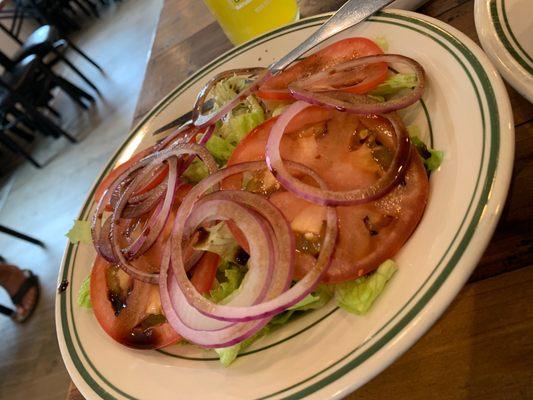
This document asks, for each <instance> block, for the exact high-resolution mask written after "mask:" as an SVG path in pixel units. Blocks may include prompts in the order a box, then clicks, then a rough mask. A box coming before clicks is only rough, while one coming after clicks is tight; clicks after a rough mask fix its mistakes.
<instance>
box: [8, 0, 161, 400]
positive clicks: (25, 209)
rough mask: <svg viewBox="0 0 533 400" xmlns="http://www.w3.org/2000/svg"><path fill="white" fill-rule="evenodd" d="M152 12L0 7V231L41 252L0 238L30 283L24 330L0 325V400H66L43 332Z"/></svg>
mask: <svg viewBox="0 0 533 400" xmlns="http://www.w3.org/2000/svg"><path fill="white" fill-rule="evenodd" d="M162 4H163V1H162V0H123V1H112V0H108V1H103V0H102V1H100V0H91V1H88V0H75V1H66V0H57V1H56V0H35V1H26V0H20V1H19V0H17V1H0V7H1V8H0V24H2V26H1V27H0V28H1V30H0V66H1V67H2V72H1V73H0V112H1V113H0V118H1V119H2V120H1V121H0V123H1V125H0V229H1V228H2V227H4V228H9V229H13V230H16V231H17V232H20V233H23V234H27V235H30V236H32V237H34V238H37V239H38V240H41V241H43V242H44V243H45V244H46V247H45V248H42V247H39V246H36V245H33V244H31V243H29V242H26V241H23V240H20V239H17V238H16V237H14V236H12V235H9V234H6V233H2V232H1V231H0V255H1V256H2V257H4V258H5V259H6V261H8V262H10V263H13V264H15V265H18V266H19V267H21V268H28V269H30V270H32V271H33V272H34V273H35V274H37V275H38V276H39V278H40V281H41V300H40V302H39V304H38V307H37V309H36V312H35V314H34V315H33V316H32V317H31V318H30V320H28V321H27V322H26V323H24V324H16V323H14V322H13V321H11V320H10V319H9V318H7V317H4V316H3V315H0V337H1V338H2V340H1V341H0V398H1V399H15V398H24V399H33V398H39V399H64V398H65V396H66V392H67V389H68V382H69V380H68V375H67V372H66V369H65V367H64V365H63V362H62V360H61V355H60V353H59V349H58V346H57V339H56V334H55V326H54V296H55V292H56V280H57V273H58V268H59V265H60V261H61V257H62V253H63V250H64V247H65V243H66V238H65V233H66V232H67V231H68V230H69V228H70V227H71V226H72V221H73V220H74V219H75V218H76V215H77V213H78V211H79V208H80V206H81V205H82V202H83V200H84V199H85V196H86V195H87V193H88V190H89V188H90V186H91V185H92V182H93V181H94V179H95V177H96V176H97V174H98V172H99V171H100V170H101V169H102V168H103V165H104V163H105V162H106V161H107V159H108V158H109V157H110V156H111V153H112V152H113V151H114V149H116V148H117V147H118V145H119V144H120V143H121V142H122V141H123V140H124V138H125V137H126V136H127V134H128V131H129V130H130V127H131V123H132V119H133V113H134V110H135V105H136V103H137V98H138V96H139V92H140V89H141V85H142V82H143V76H144V73H145V69H146V64H147V61H148V57H149V53H150V49H151V46H152V41H153V37H154V34H155V28H156V24H157V20H158V18H159V13H160V11H161V7H162ZM78 50H79V51H78ZM56 59H57V60H56ZM65 60H66V61H65ZM0 304H4V305H11V301H10V300H9V298H8V296H7V294H5V292H4V291H3V290H0Z"/></svg>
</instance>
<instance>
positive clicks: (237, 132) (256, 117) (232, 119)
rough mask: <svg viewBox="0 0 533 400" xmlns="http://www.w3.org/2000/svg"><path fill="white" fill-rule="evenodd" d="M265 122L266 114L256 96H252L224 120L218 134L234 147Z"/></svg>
mask: <svg viewBox="0 0 533 400" xmlns="http://www.w3.org/2000/svg"><path fill="white" fill-rule="evenodd" d="M264 120H265V112H264V110H263V107H261V104H260V103H259V102H258V101H257V99H256V98H255V96H253V95H250V96H248V97H247V98H246V100H245V101H244V102H243V103H242V104H241V106H238V107H236V108H235V109H234V110H233V111H231V113H230V114H229V115H228V116H227V117H226V118H225V119H224V121H223V123H222V125H221V126H220V128H219V129H218V132H217V133H218V134H219V135H220V136H221V137H223V138H224V139H226V141H227V142H228V143H229V144H230V145H232V146H237V144H239V142H240V141H241V140H242V139H243V138H244V137H245V136H246V135H247V134H248V132H250V131H251V130H252V129H254V128H255V127H256V126H257V125H259V124H261V123H262V122H263V121H264Z"/></svg>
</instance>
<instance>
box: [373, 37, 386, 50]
mask: <svg viewBox="0 0 533 400" xmlns="http://www.w3.org/2000/svg"><path fill="white" fill-rule="evenodd" d="M374 42H376V44H377V45H378V46H379V47H381V50H383V53H388V52H389V41H388V40H387V38H386V37H385V36H378V37H376V38H374Z"/></svg>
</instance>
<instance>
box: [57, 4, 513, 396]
mask: <svg viewBox="0 0 533 400" xmlns="http://www.w3.org/2000/svg"><path fill="white" fill-rule="evenodd" d="M326 19H327V16H326V15H322V16H316V17H312V18H308V19H305V20H301V21H298V22H296V23H294V24H292V25H290V26H287V27H285V28H281V29H278V30H277V31H274V32H271V33H269V34H267V35H264V36H262V37H260V38H257V39H255V40H253V41H251V42H248V43H246V44H244V45H243V46H240V47H237V48H234V49H232V50H230V51H229V52H227V53H225V54H224V55H222V56H221V57H219V58H218V59H216V60H215V61H213V62H212V63H210V64H209V65H207V66H205V67H204V68H202V69H200V70H199V71H197V72H196V73H195V74H194V75H193V76H191V77H190V78H189V79H187V80H186V81H185V82H183V83H182V84H181V85H180V86H178V87H177V88H176V89H175V90H174V91H173V92H172V93H170V94H169V95H168V96H167V97H166V98H165V99H164V100H163V101H162V102H160V103H159V104H158V105H157V106H156V107H155V108H154V109H153V110H152V111H151V112H150V113H149V114H148V115H147V116H146V117H145V118H144V119H143V121H141V123H140V124H139V125H138V126H137V127H136V128H135V129H134V130H133V132H132V134H131V136H130V137H129V139H128V140H126V142H125V143H124V144H123V145H122V146H121V147H120V148H119V149H118V151H117V153H116V154H115V156H114V157H113V158H112V159H111V160H110V162H109V164H108V166H107V167H106V168H105V170H104V171H103V173H102V174H101V176H100V178H98V180H97V182H96V183H98V182H99V181H100V180H101V179H102V177H103V176H105V174H106V173H107V172H108V171H109V170H110V168H112V167H113V166H114V165H116V164H117V163H119V162H121V161H124V160H126V159H128V158H129V157H130V156H131V154H132V153H133V152H135V151H136V150H137V149H139V148H140V147H145V146H147V145H148V144H151V143H152V141H153V137H152V136H151V134H150V132H151V131H153V130H154V129H155V128H157V127H159V126H161V125H163V124H164V123H166V122H168V121H170V120H172V119H174V118H175V117H176V116H179V115H182V114H183V113H185V112H186V111H188V110H189V109H190V107H191V105H192V103H193V100H194V98H195V96H196V93H197V92H198V90H199V89H200V88H201V87H202V86H203V85H204V84H205V82H206V81H207V80H208V79H209V77H211V76H212V75H213V74H215V73H217V72H219V71H222V70H225V69H230V68H238V67H243V66H251V65H257V64H261V65H268V64H270V63H271V62H272V61H274V60H275V59H277V58H278V57H280V56H282V55H284V54H285V53H286V52H287V51H288V50H290V49H291V48H293V47H294V45H295V44H296V43H300V42H301V41H302V40H303V39H304V38H306V37H307V36H309V35H310V34H311V33H312V32H313V31H314V30H316V29H317V27H318V26H320V24H322V23H323V22H324V21H325V20H326ZM341 36H342V37H348V36H366V37H369V38H375V37H378V36H385V37H386V38H387V40H388V42H389V44H390V52H394V53H399V54H404V55H406V56H410V57H413V58H415V59H417V60H418V61H419V62H420V63H421V64H422V65H423V66H424V68H425V69H426V71H427V76H428V80H429V81H428V82H429V84H428V89H427V92H426V93H425V95H424V101H423V103H418V104H416V105H414V106H412V107H411V109H410V110H409V111H408V112H407V113H406V115H405V119H406V120H407V122H408V123H412V122H416V123H417V124H418V125H419V127H420V128H421V129H422V131H423V132H424V135H425V137H426V140H432V141H433V143H434V146H435V147H436V148H438V149H442V150H444V152H445V160H444V163H443V165H442V167H441V168H440V170H439V171H437V172H435V173H433V174H432V176H431V193H430V200H429V204H428V207H427V210H426V213H425V215H424V217H423V220H422V221H421V223H420V225H419V227H418V228H417V230H416V232H415V233H414V235H413V236H412V237H411V239H410V240H409V242H408V243H407V244H406V246H405V247H404V248H403V249H402V250H401V252H400V253H399V254H398V255H397V257H396V260H397V261H398V263H399V265H400V271H399V272H398V273H397V274H396V275H395V277H394V278H393V279H392V280H391V282H390V284H389V286H388V288H387V289H386V290H385V292H384V293H383V295H382V296H381V297H380V298H379V299H378V301H377V302H376V304H375V305H374V307H373V308H372V310H371V311H370V312H369V313H368V314H367V315H366V316H363V317H358V316H355V315H351V314H348V313H346V312H344V311H342V310H338V309H336V308H335V307H334V305H331V306H330V307H325V309H322V310H319V311H316V312H314V313H311V314H309V315H307V316H305V317H304V318H300V319H298V320H296V321H294V322H292V323H290V324H287V325H286V326H284V327H283V328H282V329H280V330H279V331H276V332H274V333H273V334H272V335H270V336H268V337H266V338H264V339H261V340H259V341H257V342H256V343H255V344H254V345H253V346H252V347H251V348H250V349H248V351H247V352H246V353H245V354H244V355H242V356H240V357H239V358H238V359H237V360H236V361H235V363H234V364H232V365H231V367H229V368H224V367H222V366H221V365H220V364H219V363H218V361H216V359H214V357H213V354H212V353H210V352H208V351H204V350H201V349H197V348H194V347H192V346H190V345H177V346H173V347H172V348H171V349H167V350H165V351H164V352H161V351H135V350H131V349H128V348H126V347H123V346H121V345H119V344H117V343H115V342H114V341H113V340H112V339H111V338H109V337H108V336H107V335H106V334H105V333H104V332H103V331H102V329H101V328H100V326H99V325H98V323H97V322H96V320H95V318H94V316H93V314H92V312H91V311H90V310H85V309H81V308H79V307H78V306H77V305H76V296H77V292H78V289H79V287H80V284H81V282H82V281H83V279H84V278H85V277H86V276H87V275H88V274H89V271H90V269H91V263H92V261H93V259H94V250H93V249H92V247H91V246H87V245H79V246H78V245H68V246H67V248H66V251H65V255H64V259H63V263H62V267H61V271H60V274H59V281H62V280H64V279H66V280H68V281H69V282H70V285H69V286H68V288H67V290H66V292H64V293H62V294H58V295H57V298H56V325H57V334H58V338H59V344H60V348H61V352H62V355H63V359H64V361H65V364H66V366H67V369H68V371H69V372H70V375H71V377H72V379H73V380H74V383H75V384H76V386H77V387H78V388H79V389H80V391H81V392H82V394H83V395H84V396H86V397H87V398H89V399H98V398H103V399H115V398H116V399H175V398H185V399H212V398H216V399H240V398H247V399H257V398H261V399H271V398H301V397H305V396H309V397H311V398H316V399H325V398H339V397H341V396H344V395H346V394H348V393H349V392H351V391H353V390H354V389H356V388H358V387H359V386H361V385H363V384H364V383H365V382H367V381H368V380H369V379H371V378H372V377H373V376H375V375H376V374H377V373H379V372H380V371H382V370H383V369H384V368H385V367H387V366H388V365H389V364H391V363H392V362H393V361H394V360H395V359H396V358H397V357H398V356H399V355H400V354H402V353H403V352H404V351H406V350H407V349H408V348H409V347H410V346H412V345H413V343H414V342H415V341H416V340H417V339H418V338H419V337H420V336H421V335H422V334H423V333H424V332H425V331H426V330H427V329H429V327H430V326H431V325H432V324H433V323H434V322H435V320H436V319H437V318H438V316H439V315H441V313H442V312H443V311H444V310H445V308H446V307H447V306H448V304H449V303H450V302H451V301H452V299H453V298H454V297H455V295H456V294H457V292H458V291H459V290H460V289H461V287H462V286H463V284H464V283H465V281H466V279H467V278H468V276H469V275H470V273H471V272H472V270H473V268H474V267H475V265H476V263H477V261H478V260H479V258H480V256H481V254H482V253H483V250H484V249H485V247H486V245H487V243H488V241H489V239H490V237H491V235H492V232H493V230H494V228H495V226H496V222H497V220H498V217H499V215H500V213H501V210H502V207H503V204H504V201H505V196H506V193H507V189H508V185H509V179H510V175H511V167H512V162H513V151H514V131H513V123H512V116H511V111H510V105H509V100H508V98H507V94H506V92H505V89H504V86H503V83H502V81H501V79H500V77H499V75H498V74H497V72H496V71H495V70H494V68H493V67H492V65H491V64H490V62H489V61H488V60H487V58H486V56H485V55H484V53H483V52H482V51H481V50H480V49H479V48H478V47H477V46H476V45H475V44H474V43H473V42H472V41H471V40H470V39H468V38H467V37H465V36H464V35H463V34H461V33H460V32H458V31H457V30H455V29H453V28H451V27H449V26H447V25H445V24H443V23H441V22H439V21H437V20H434V19H431V18H428V17H425V16H422V15H418V14H415V13H411V12H406V11H395V10H392V11H387V12H385V13H381V14H379V15H377V16H374V17H372V18H371V19H370V20H369V21H367V22H365V23H362V24H360V25H359V26H357V27H356V28H353V29H350V30H349V31H347V32H344V33H343V34H342V35H341ZM338 39H339V37H337V38H335V39H334V40H338ZM334 40H331V41H334ZM331 41H330V42H331ZM425 110H427V113H426V111H425ZM428 116H429V117H428ZM93 209H94V203H93V198H92V192H91V193H90V194H89V197H88V199H87V201H86V203H85V205H84V206H83V208H82V210H81V213H80V218H81V219H87V218H88V216H89V215H90V214H91V213H92V210H93Z"/></svg>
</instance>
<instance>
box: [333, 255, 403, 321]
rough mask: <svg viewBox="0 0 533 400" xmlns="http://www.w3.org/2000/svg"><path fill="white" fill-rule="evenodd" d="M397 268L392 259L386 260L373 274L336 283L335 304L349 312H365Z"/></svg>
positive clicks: (360, 313)
mask: <svg viewBox="0 0 533 400" xmlns="http://www.w3.org/2000/svg"><path fill="white" fill-rule="evenodd" d="M397 269H398V267H397V265H396V263H395V262H394V261H393V260H387V261H385V262H384V263H383V264H381V265H380V266H379V268H378V269H377V270H376V271H375V272H374V273H373V274H370V275H367V276H363V277H361V278H359V279H356V280H355V281H349V282H343V283H339V284H337V285H336V286H335V294H334V296H335V300H336V301H337V304H338V305H339V307H340V308H342V309H344V310H346V311H349V312H351V313H354V314H358V315H363V314H366V312H367V311H368V310H369V309H370V307H372V304H374V301H375V300H376V299H377V297H378V296H379V295H380V294H381V292H383V289H384V288H385V285H386V283H387V282H388V281H389V280H390V278H392V276H393V275H394V273H395V272H396V270H397Z"/></svg>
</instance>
